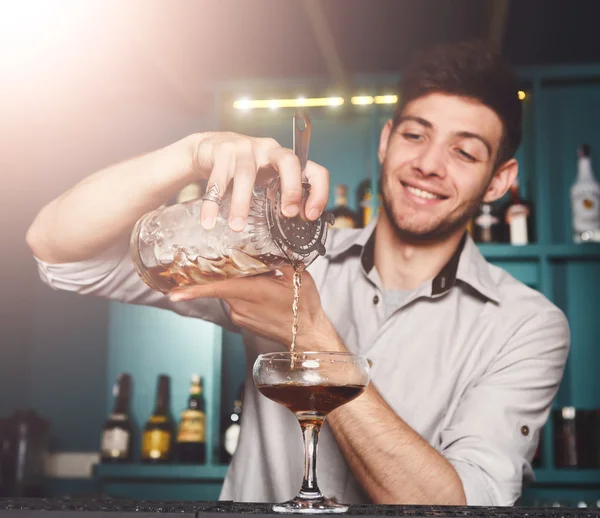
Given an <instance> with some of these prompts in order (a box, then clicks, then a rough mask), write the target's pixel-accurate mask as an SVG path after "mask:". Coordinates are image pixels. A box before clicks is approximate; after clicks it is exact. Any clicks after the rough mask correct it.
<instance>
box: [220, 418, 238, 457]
mask: <svg viewBox="0 0 600 518" xmlns="http://www.w3.org/2000/svg"><path fill="white" fill-rule="evenodd" d="M241 429H242V427H241V426H240V425H239V424H237V423H236V424H231V425H229V428H227V430H226V431H225V440H224V441H223V442H224V445H223V446H224V448H225V451H226V452H227V453H229V455H233V454H234V453H235V450H236V448H237V445H238V440H239V438H240V430H241Z"/></svg>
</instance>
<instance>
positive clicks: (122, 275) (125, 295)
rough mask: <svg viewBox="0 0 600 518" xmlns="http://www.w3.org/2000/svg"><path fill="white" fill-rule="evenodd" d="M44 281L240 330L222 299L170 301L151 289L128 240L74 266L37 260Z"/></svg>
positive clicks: (73, 290) (82, 293)
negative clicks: (142, 277) (135, 263)
mask: <svg viewBox="0 0 600 518" xmlns="http://www.w3.org/2000/svg"><path fill="white" fill-rule="evenodd" d="M34 258H35V260H36V262H37V266H38V272H39V275H40V278H41V279H42V281H44V282H45V283H46V284H47V285H48V286H50V287H51V288H53V289H55V290H64V291H70V292H75V293H79V294H81V295H94V296H98V297H103V298H107V299H111V300H116V301H119V302H125V303H128V304H137V305H143V306H153V307H157V308H163V309H170V310H172V311H174V312H175V313H178V314H180V315H183V316H188V317H194V318H201V319H202V320H207V321H209V322H213V323H215V324H217V325H220V326H222V327H225V328H227V329H230V330H232V331H239V329H238V328H237V327H236V326H235V325H234V324H233V323H232V322H231V319H230V318H229V307H228V306H227V304H226V303H225V302H223V301H222V300H219V299H196V300H192V301H182V302H171V300H170V299H169V297H168V296H166V295H164V294H163V293H160V292H158V291H156V290H153V289H152V288H150V287H149V286H148V285H147V284H146V283H145V282H144V281H142V279H141V278H140V276H139V275H138V274H137V272H136V271H135V267H134V265H133V262H132V260H131V259H130V256H129V244H128V242H127V241H122V242H119V243H116V244H115V245H113V246H112V247H110V248H108V249H106V250H105V251H104V252H102V253H101V254H99V255H98V256H96V257H93V258H91V259H87V260H85V261H78V262H73V263H59V264H50V263H47V262H44V261H42V260H40V259H38V258H37V257H35V256H34Z"/></svg>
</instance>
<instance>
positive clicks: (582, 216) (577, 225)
mask: <svg viewBox="0 0 600 518" xmlns="http://www.w3.org/2000/svg"><path fill="white" fill-rule="evenodd" d="M578 155H579V159H578V164H577V179H576V180H575V183H574V184H573V186H572V187H571V209H572V218H573V219H572V221H573V241H574V242H575V243H583V242H600V183H598V181H597V180H596V179H595V178H594V171H593V170H592V159H591V149H590V146H588V145H587V144H584V145H582V146H581V147H580V148H579V150H578Z"/></svg>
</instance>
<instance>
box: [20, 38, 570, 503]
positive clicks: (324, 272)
mask: <svg viewBox="0 0 600 518" xmlns="http://www.w3.org/2000/svg"><path fill="white" fill-rule="evenodd" d="M402 77H403V79H402V84H401V85H400V90H399V92H398V93H399V99H400V102H399V105H398V107H397V109H396V111H395V113H394V115H393V118H392V120H390V121H388V122H387V123H386V124H385V126H384V128H383V130H382V132H381V140H380V144H379V149H378V157H379V161H380V163H381V178H380V180H381V196H382V206H383V210H382V211H381V214H380V215H379V218H378V219H377V220H375V221H373V222H372V223H371V224H369V225H368V226H367V227H366V228H364V229H360V230H353V229H341V230H338V231H335V230H334V231H332V232H331V234H330V238H329V240H328V242H327V252H326V254H325V256H324V257H321V258H319V259H317V260H316V261H315V262H314V263H313V264H312V265H311V267H310V268H309V270H308V271H309V273H310V275H308V274H306V275H304V279H303V286H302V300H301V305H300V315H299V320H300V324H301V325H300V329H299V332H298V337H297V344H296V347H297V350H298V351H350V352H352V353H358V354H363V355H365V356H367V357H368V358H369V359H370V360H371V361H372V364H373V366H372V371H371V375H372V383H371V385H370V386H369V388H368V389H367V390H366V392H365V393H364V394H363V395H362V396H361V397H359V398H358V399H356V400H354V401H352V402H351V403H348V404H347V405H344V406H342V407H340V408H339V409H337V410H335V411H334V412H332V413H331V414H330V416H329V417H328V420H327V423H328V424H326V426H325V427H324V429H323V432H322V434H321V439H320V449H319V482H320V486H321V489H322V490H323V493H325V494H327V495H328V496H333V497H336V498H337V499H338V500H340V501H343V502H348V503H361V502H374V503H396V504H400V503H411V504H453V505H462V504H468V505H512V504H514V502H515V501H516V500H517V499H518V498H519V496H520V494H521V491H522V486H523V482H524V480H527V479H530V478H531V477H532V469H531V464H530V463H531V460H532V458H533V455H534V452H535V449H536V446H537V443H538V440H539V433H540V429H541V428H542V426H543V425H544V423H545V421H546V419H547V417H548V414H549V411H550V407H551V404H552V400H553V399H554V396H555V394H556V392H557V389H558V386H559V383H560V380H561V377H562V374H563V369H564V366H565V361H566V357H567V351H568V347H569V328H568V324H567V321H566V319H565V316H564V315H563V313H562V312H561V311H560V310H559V309H558V308H556V307H555V306H554V305H553V304H551V303H550V302H549V301H548V300H547V299H546V298H544V296H543V295H542V294H540V293H538V292H536V291H534V290H532V289H530V288H528V287H527V286H525V285H523V284H522V283H520V282H519V281H517V280H515V279H514V278H513V277H511V276H510V275H509V274H508V273H506V272H505V271H503V270H502V269H500V268H498V267H496V266H493V265H491V264H489V263H487V262H486V260H485V259H484V258H483V257H482V255H481V254H480V252H479V251H478V248H477V247H476V245H475V244H474V243H473V241H472V240H471V238H470V237H469V236H468V234H467V233H466V231H465V228H466V225H467V222H468V221H469V220H470V219H471V218H472V216H473V215H474V213H475V212H476V210H477V208H478V206H479V205H480V203H482V202H485V203H491V202H494V201H496V200H498V199H500V198H501V197H502V196H503V195H504V194H505V193H506V192H507V190H508V188H509V186H510V185H511V184H512V183H513V181H514V180H515V178H516V177H517V170H518V165H517V161H516V160H515V158H514V154H515V151H516V150H517V148H518V146H519V143H520V140H521V105H520V102H519V100H518V98H517V90H518V86H517V81H516V79H515V76H514V73H513V72H512V70H511V69H510V68H509V66H508V65H507V64H506V63H505V62H504V61H503V59H502V58H501V57H500V56H499V55H498V54H496V53H494V52H493V51H492V50H490V49H489V48H487V47H486V46H485V44H483V43H481V42H478V43H460V44H453V45H446V46H441V47H435V48H433V49H430V50H428V51H427V52H424V53H422V54H421V55H419V56H418V57H417V58H416V59H415V60H414V61H413V62H412V64H411V65H410V66H409V67H408V68H407V69H406V70H405V71H404V73H403V76H402ZM263 166H271V167H273V168H275V169H276V170H277V171H278V172H279V175H280V177H281V185H282V201H283V213H284V215H285V216H295V215H297V214H298V211H299V204H300V202H301V193H302V188H301V172H300V167H299V162H298V160H297V158H296V157H295V156H294V155H293V153H292V152H291V151H290V150H288V149H284V148H283V147H281V146H280V145H279V144H278V143H277V142H275V141H273V140H271V139H261V138H251V137H247V136H243V135H238V134H234V133H219V132H217V133H212V132H210V133H200V134H194V135H190V136H188V137H186V138H183V139H182V140H180V141H178V142H175V143H173V144H171V145H169V146H167V147H165V148H162V149H159V150H157V151H154V152H151V153H148V154H146V155H144V156H140V157H136V158H133V159H131V160H129V161H126V162H122V163H119V164H116V165H113V166H112V167H108V168H107V169H104V170H101V171H99V172H97V173H95V174H93V175H91V176H90V177H88V178H86V179H85V180H83V181H82V182H80V183H79V184H77V185H75V186H74V187H72V188H71V189H70V190H68V191H67V192H65V193H64V194H62V195H61V196H60V197H58V198H57V199H55V200H53V201H52V202H50V203H49V204H48V205H47V206H46V207H44V208H43V209H42V210H41V212H40V213H39V215H38V216H37V218H36V219H35V221H34V222H33V224H32V225H31V227H30V229H29V231H28V234H27V241H28V243H29V245H30V247H31V249H32V251H33V254H34V256H35V258H36V260H37V262H38V264H39V271H40V275H41V277H42V279H43V280H44V281H45V282H46V283H48V284H49V285H50V286H52V287H54V288H56V289H62V290H68V291H73V292H77V293H80V294H84V295H96V296H101V297H107V298H110V299H114V300H119V301H122V302H126V303H132V304H143V305H149V306H156V307H160V308H166V309H169V310H172V311H175V312H177V313H180V314H182V315H186V316H190V317H196V318H201V319H205V320H208V321H211V322H215V323H217V324H219V325H221V326H224V327H226V328H228V329H232V330H235V331H239V332H240V333H242V334H243V337H244V342H245V345H246V352H247V357H248V361H249V362H250V363H252V362H253V361H254V359H255V358H256V356H257V355H258V354H260V353H261V352H265V351H272V350H284V349H285V348H287V347H289V344H290V341H291V311H282V310H281V308H282V307H290V308H291V304H292V296H293V290H292V283H291V281H290V278H291V273H290V271H288V270H287V269H283V276H282V277H275V276H258V277H253V278H246V279H233V280H227V281H223V282H219V283H215V284H212V285H206V286H199V287H194V288H190V289H187V290H185V291H175V292H173V293H171V294H170V295H169V296H164V295H162V294H161V293H158V292H156V291H153V290H151V289H150V288H148V287H147V286H146V285H145V284H144V283H143V282H142V281H141V280H140V278H139V277H138V275H137V274H136V272H135V270H134V267H133V265H132V263H131V261H130V259H129V256H128V252H127V249H128V236H129V234H130V233H131V229H132V227H133V225H134V223H135V222H136V221H137V220H138V219H139V218H140V217H141V216H142V215H143V214H144V213H146V212H148V211H150V210H153V209H155V208H156V207H158V206H159V205H161V204H162V203H165V202H166V201H167V200H169V199H170V198H171V197H172V196H173V195H174V194H176V193H177V192H178V191H179V190H180V189H182V188H183V187H184V186H186V185H188V184H189V183H191V182H193V181H197V180H198V179H199V178H204V179H207V180H208V190H209V193H210V195H211V196H212V201H211V200H208V201H206V202H205V203H204V204H203V207H202V214H201V224H202V225H203V226H204V227H206V228H211V227H212V226H213V225H214V224H215V217H216V215H217V212H218V210H219V202H220V196H222V194H223V193H224V191H225V189H226V188H227V186H228V184H229V183H230V182H232V181H233V182H234V187H233V202H232V206H231V210H230V213H229V224H230V226H231V228H232V229H233V230H237V231H239V230H241V229H243V228H244V226H245V224H246V218H247V214H248V208H249V202H250V196H251V190H252V186H253V183H254V180H255V177H256V173H257V169H258V168H260V167H263ZM306 175H307V177H308V181H309V182H310V183H311V185H312V190H311V192H310V195H309V197H308V199H307V201H306V214H307V217H308V218H309V219H311V220H314V219H316V218H317V217H319V215H320V214H321V213H322V211H323V210H324V208H325V205H326V202H327V193H328V190H329V178H328V173H327V171H326V170H325V168H323V167H321V166H319V165H317V164H315V163H312V162H309V163H308V165H307V167H306ZM245 394H246V395H245V400H244V423H243V427H242V431H241V435H240V440H239V445H238V449H237V451H236V454H235V456H234V459H233V461H232V463H231V465H230V468H229V471H228V473H227V476H226V480H225V483H224V486H223V490H222V494H221V497H222V499H227V500H235V501H254V502H257V501H284V500H286V499H289V498H292V497H293V496H294V495H295V493H296V490H297V488H298V481H299V479H300V476H301V472H302V469H303V455H302V451H301V449H300V448H299V447H298V444H299V428H298V424H297V421H296V419H295V417H294V416H293V415H292V414H291V413H290V412H289V411H288V410H287V409H285V408H284V407H282V406H280V405H277V404H275V403H273V402H271V401H269V400H268V399H266V398H264V397H262V396H261V395H260V394H259V393H258V392H257V391H256V389H255V387H254V385H253V383H252V380H251V379H248V380H247V381H246V387H245Z"/></svg>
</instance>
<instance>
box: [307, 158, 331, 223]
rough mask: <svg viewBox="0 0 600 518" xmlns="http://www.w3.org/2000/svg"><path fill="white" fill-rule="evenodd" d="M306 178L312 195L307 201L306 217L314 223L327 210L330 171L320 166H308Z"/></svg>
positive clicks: (311, 163)
mask: <svg viewBox="0 0 600 518" xmlns="http://www.w3.org/2000/svg"><path fill="white" fill-rule="evenodd" d="M306 178H307V179H308V183H310V186H311V188H310V194H309V196H308V199H307V200H306V207H305V212H306V217H307V218H308V219H309V220H311V221H314V220H315V219H317V218H318V217H319V216H320V215H321V214H322V213H323V211H324V210H325V206H326V205H327V198H328V197H329V171H327V169H325V168H324V167H323V166H320V165H319V164H315V163H314V162H311V161H309V162H308V163H307V164H306Z"/></svg>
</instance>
